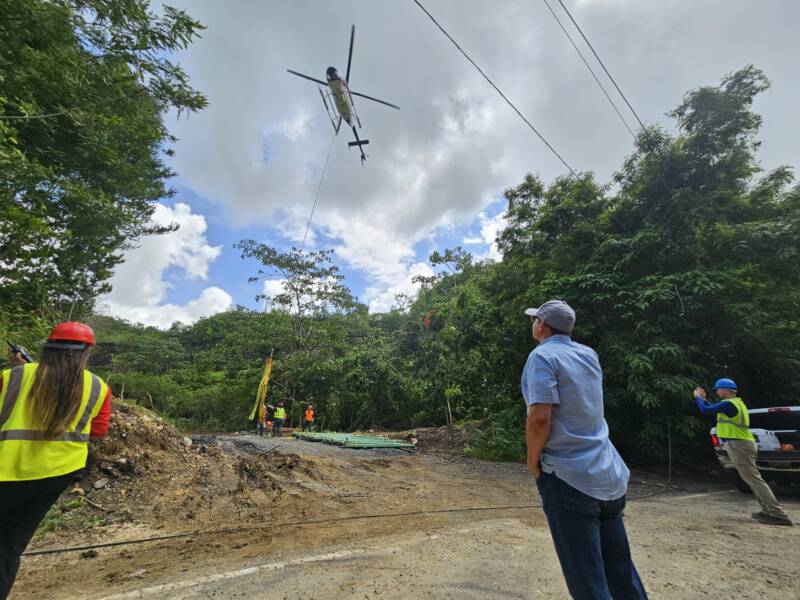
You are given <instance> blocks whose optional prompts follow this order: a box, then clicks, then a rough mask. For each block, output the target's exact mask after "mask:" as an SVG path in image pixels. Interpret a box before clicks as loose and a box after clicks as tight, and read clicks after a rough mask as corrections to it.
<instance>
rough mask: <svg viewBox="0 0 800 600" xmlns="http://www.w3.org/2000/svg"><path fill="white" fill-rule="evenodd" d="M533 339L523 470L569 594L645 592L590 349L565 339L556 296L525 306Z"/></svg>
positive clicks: (637, 595) (641, 595) (526, 377)
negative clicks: (630, 539) (537, 499)
mask: <svg viewBox="0 0 800 600" xmlns="http://www.w3.org/2000/svg"><path fill="white" fill-rule="evenodd" d="M525 314H526V315H528V316H529V317H530V318H531V320H532V321H533V325H532V334H533V339H534V340H536V341H537V342H539V344H538V346H537V347H536V348H535V349H534V350H533V351H532V352H531V353H530V355H529V356H528V361H527V362H526V363H525V369H524V371H523V372H522V395H523V397H524V398H525V403H526V404H527V406H528V419H527V422H526V424H525V440H526V443H527V446H528V470H529V471H530V472H531V473H532V474H533V476H534V477H535V478H536V486H537V487H538V488H539V495H540V496H541V497H542V508H543V510H544V514H545V516H546V517H547V522H548V524H549V525H550V534H551V535H552V537H553V543H554V544H555V548H556V554H557V555H558V560H559V562H560V563H561V570H562V572H563V573H564V579H565V580H566V583H567V588H568V589H569V593H570V595H571V596H572V597H573V598H580V599H584V598H585V599H587V600H588V599H592V600H594V599H598V600H600V599H603V600H608V599H609V598H614V599H615V600H617V599H620V600H621V599H623V598H624V599H625V600H641V599H646V598H647V593H646V592H645V589H644V586H643V585H642V581H641V580H640V579H639V574H638V573H637V572H636V567H635V566H634V564H633V559H632V558H631V552H630V547H629V546H628V536H627V534H626V532H625V525H624V523H623V520H622V511H623V509H624V508H625V496H626V492H627V487H628V478H629V476H630V471H628V468H627V467H626V466H625V463H624V462H623V461H622V458H621V457H620V455H619V454H618V453H617V450H616V449H615V448H614V446H613V444H612V443H611V441H610V440H609V439H608V425H607V424H606V421H605V419H604V418H603V372H602V370H601V368H600V362H599V360H598V357H597V353H596V352H595V351H594V350H592V349H591V348H589V347H587V346H583V345H581V344H577V343H575V342H573V341H572V339H571V337H570V334H571V332H572V327H573V325H574V324H575V311H574V310H572V308H571V307H570V305H569V304H567V303H566V302H563V301H561V300H551V301H549V302H545V303H544V304H542V305H541V306H540V307H539V308H529V309H527V310H526V311H525Z"/></svg>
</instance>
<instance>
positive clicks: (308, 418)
mask: <svg viewBox="0 0 800 600" xmlns="http://www.w3.org/2000/svg"><path fill="white" fill-rule="evenodd" d="M313 426H314V407H313V406H312V405H310V404H309V405H308V406H307V407H306V412H305V413H304V414H303V431H311V428H312V427H313Z"/></svg>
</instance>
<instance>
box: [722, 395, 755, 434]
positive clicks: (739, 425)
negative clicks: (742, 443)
mask: <svg viewBox="0 0 800 600" xmlns="http://www.w3.org/2000/svg"><path fill="white" fill-rule="evenodd" d="M725 400H727V401H728V402H730V403H731V404H733V405H734V406H735V407H736V416H734V417H733V418H731V417H729V416H728V415H726V414H725V413H722V412H719V413H717V437H721V438H725V439H729V440H750V441H751V442H755V441H756V438H755V437H753V434H752V433H750V415H749V414H748V412H747V406H746V405H745V403H744V400H742V399H741V398H726V399H725Z"/></svg>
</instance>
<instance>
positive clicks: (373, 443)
mask: <svg viewBox="0 0 800 600" xmlns="http://www.w3.org/2000/svg"><path fill="white" fill-rule="evenodd" d="M294 437H296V438H297V439H300V440H306V441H309V442H322V443H323V444H333V445H335V446H344V447H345V448H399V449H405V450H408V449H413V448H416V447H417V446H416V444H409V443H408V442H403V441H400V440H392V439H389V438H385V437H380V436H377V435H363V434H360V433H312V432H308V431H296V432H295V433H294Z"/></svg>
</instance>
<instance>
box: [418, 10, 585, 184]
mask: <svg viewBox="0 0 800 600" xmlns="http://www.w3.org/2000/svg"><path fill="white" fill-rule="evenodd" d="M414 3H415V4H416V5H417V6H419V7H420V8H421V9H422V12H424V13H425V14H426V15H428V18H429V19H430V20H431V21H433V24H434V25H436V27H438V28H439V31H441V32H442V33H443V34H444V35H445V37H447V39H448V40H450V41H451V42H452V43H453V45H454V46H455V47H456V48H458V51H459V52H461V54H463V55H464V58H466V59H467V60H468V61H469V62H470V64H471V65H472V66H473V67H475V69H477V71H478V73H480V74H481V75H482V76H483V78H484V79H485V80H486V81H488V82H489V85H491V86H492V87H493V88H494V89H495V91H496V92H497V93H498V94H500V97H501V98H502V99H503V100H505V101H506V103H507V104H508V105H509V106H510V107H511V108H512V109H514V112H515V113H517V115H519V117H520V119H522V120H523V121H524V122H525V124H526V125H527V126H528V127H529V128H530V129H531V131H533V133H535V134H536V135H537V136H538V138H539V139H540V140H541V141H542V143H543V144H544V145H545V146H547V148H548V149H549V150H550V152H552V153H553V154H554V155H555V156H556V157H557V158H558V160H560V161H561V164H563V165H564V166H565V167H567V169H569V172H570V173H572V175H573V176H574V177H576V178H577V177H578V175H577V173H576V172H575V169H573V168H572V167H570V166H569V164H568V163H567V161H566V160H564V158H563V157H562V156H561V155H560V154H559V153H558V152H557V151H556V149H555V148H553V146H552V145H551V144H550V142H548V141H547V140H546V139H545V137H544V136H543V135H542V134H541V133H539V131H538V130H537V129H536V127H534V126H533V124H532V123H531V122H530V121H529V120H528V119H527V118H526V117H525V115H523V114H522V113H521V112H520V110H519V109H518V108H517V107H516V106H515V105H514V103H513V102H511V100H509V99H508V97H507V96H506V95H505V94H504V93H503V92H502V91H501V90H500V88H499V87H497V85H496V84H495V83H494V81H492V80H491V79H490V78H489V76H488V75H487V74H486V73H484V72H483V69H481V68H480V67H479V66H478V65H477V63H476V62H475V61H474V60H472V58H470V56H469V54H467V53H466V52H465V51H464V49H463V48H462V47H461V46H459V45H458V42H456V41H455V40H454V39H453V37H452V36H451V35H450V34H449V33H447V30H446V29H445V28H444V27H442V26H441V25H440V24H439V22H438V21H437V20H436V18H435V17H434V16H433V15H432V14H431V13H429V12H428V10H427V9H426V8H425V7H424V6H422V4H421V3H420V2H419V0H414Z"/></svg>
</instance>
